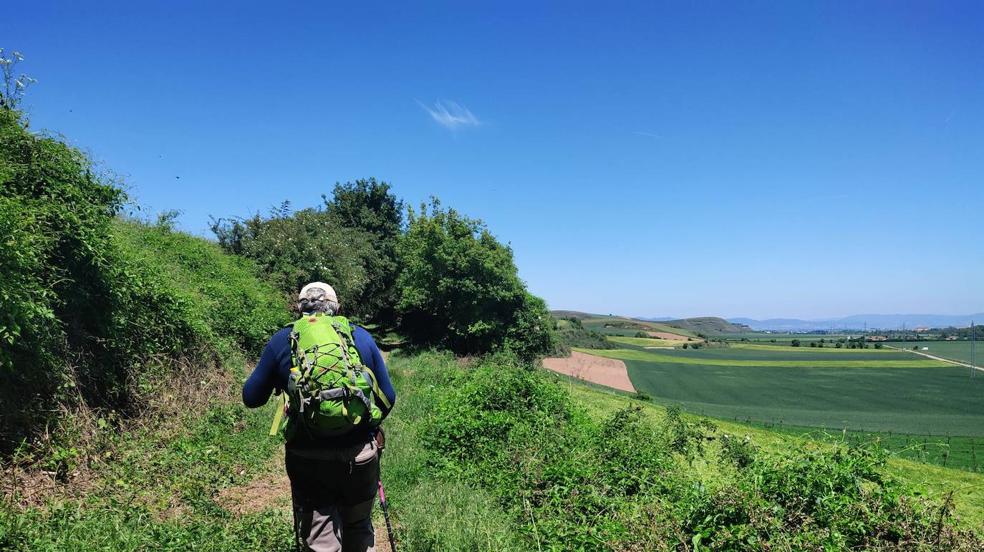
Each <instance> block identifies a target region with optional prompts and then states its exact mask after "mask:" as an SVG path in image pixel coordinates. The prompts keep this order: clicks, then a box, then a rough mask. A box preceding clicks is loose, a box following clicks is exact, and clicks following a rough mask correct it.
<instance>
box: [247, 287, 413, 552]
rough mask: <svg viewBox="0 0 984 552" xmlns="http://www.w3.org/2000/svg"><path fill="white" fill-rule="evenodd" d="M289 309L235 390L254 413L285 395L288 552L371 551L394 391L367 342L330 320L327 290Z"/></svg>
mask: <svg viewBox="0 0 984 552" xmlns="http://www.w3.org/2000/svg"><path fill="white" fill-rule="evenodd" d="M297 310H298V311H300V313H301V317H300V318H299V319H298V320H297V321H295V322H294V323H293V324H291V325H290V326H287V327H286V328H284V329H282V330H280V331H278V332H277V333H275V334H274V335H273V337H271V338H270V341H269V343H267V345H266V348H265V349H264V350H263V356H262V357H260V362H259V364H257V365H256V368H255V369H254V370H253V373H252V374H251V375H250V376H249V379H248V380H246V383H245V385H243V403H245V404H246V406H248V407H250V408H256V407H259V406H263V405H264V404H266V402H267V400H268V399H269V398H270V393H271V392H274V391H276V392H277V393H278V394H279V393H284V394H285V395H286V404H287V422H286V426H285V428H284V436H285V439H286V447H285V448H286V453H285V455H286V465H287V475H288V476H289V478H290V488H291V499H292V501H293V507H294V534H295V538H296V539H297V544H298V546H299V547H300V548H301V549H303V550H313V551H317V552H322V551H333V552H334V551H339V550H344V551H345V552H349V551H356V550H358V551H360V552H361V551H370V552H371V551H374V550H375V534H374V532H373V527H372V521H371V519H370V514H371V513H372V506H373V501H374V498H375V491H376V489H377V484H378V481H379V453H380V451H381V446H382V444H383V441H382V437H383V436H382V430H381V429H380V427H379V425H380V423H382V421H383V419H384V418H385V417H386V416H387V415H388V414H389V412H390V410H391V409H392V408H393V404H394V402H395V401H396V392H395V391H394V390H393V386H392V384H391V383H390V379H389V374H388V373H387V371H386V364H385V363H384V362H383V357H382V355H381V354H380V352H379V348H378V347H377V346H376V342H375V341H373V339H372V336H371V335H369V332H367V331H366V330H365V329H363V328H361V327H359V326H355V325H350V324H349V322H348V320H347V319H346V318H345V317H343V316H339V314H338V313H339V302H338V297H337V296H336V295H335V290H334V289H333V288H332V287H331V286H329V285H328V284H325V283H322V282H313V283H310V284H308V285H306V286H304V287H303V288H302V289H301V292H300V294H299V295H298V303H297ZM326 368H329V369H326ZM366 368H367V369H366ZM278 419H279V416H278ZM274 425H275V426H278V425H279V422H278V421H275V422H274ZM271 432H273V430H271Z"/></svg>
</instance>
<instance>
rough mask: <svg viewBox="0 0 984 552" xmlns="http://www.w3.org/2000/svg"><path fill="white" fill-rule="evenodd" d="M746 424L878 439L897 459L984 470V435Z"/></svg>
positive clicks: (833, 437) (815, 436)
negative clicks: (919, 433)
mask: <svg viewBox="0 0 984 552" xmlns="http://www.w3.org/2000/svg"><path fill="white" fill-rule="evenodd" d="M745 423H746V424H747V425H752V426H757V427H762V428H763V429H768V430H770V431H774V432H778V433H783V434H788V435H801V436H804V437H807V438H809V439H812V440H817V441H834V442H841V441H846V442H849V443H858V444H860V443H871V442H877V443H878V444H879V446H882V447H884V448H886V449H888V450H890V451H892V453H893V454H894V455H895V456H897V457H899V458H905V459H908V460H914V461H917V462H924V463H929V464H937V465H940V466H943V467H950V468H957V469H961V470H967V471H972V472H978V473H984V437H964V436H947V435H939V434H937V435H914V434H909V433H894V432H891V431H882V432H871V431H856V430H850V431H848V430H841V431H825V430H822V429H817V428H815V427H805V426H790V425H785V424H782V423H775V422H767V423H762V422H745Z"/></svg>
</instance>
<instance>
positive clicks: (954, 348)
mask: <svg viewBox="0 0 984 552" xmlns="http://www.w3.org/2000/svg"><path fill="white" fill-rule="evenodd" d="M886 345H889V346H891V347H897V348H899V349H912V348H913V347H919V349H920V351H922V348H923V347H926V348H927V349H928V350H927V351H923V352H926V353H929V354H931V355H935V356H938V357H941V358H948V359H950V360H956V361H958V362H970V361H971V358H970V348H971V342H970V341H890V342H887V343H886ZM982 360H984V344H982V343H978V344H977V361H976V365H977V366H981V365H982V364H984V362H982Z"/></svg>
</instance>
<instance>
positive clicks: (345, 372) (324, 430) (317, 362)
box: [286, 314, 389, 441]
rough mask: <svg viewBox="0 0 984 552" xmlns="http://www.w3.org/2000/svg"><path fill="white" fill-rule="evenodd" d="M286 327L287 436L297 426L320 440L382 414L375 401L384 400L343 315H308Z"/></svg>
mask: <svg viewBox="0 0 984 552" xmlns="http://www.w3.org/2000/svg"><path fill="white" fill-rule="evenodd" d="M291 329H292V331H291V334H290V340H291V366H292V367H291V370H290V379H289V380H288V383H287V395H288V401H287V404H288V409H287V412H288V420H287V430H286V437H287V440H288V441H289V440H290V439H291V438H292V437H293V435H294V434H296V432H297V431H298V428H303V431H304V432H305V433H306V434H307V435H309V436H310V437H313V438H320V437H331V436H335V435H342V434H345V433H348V432H349V431H351V430H352V429H354V428H356V427H373V426H376V425H378V424H379V423H380V422H381V421H382V418H383V414H382V410H380V408H379V406H377V404H376V401H377V400H378V401H379V402H381V403H382V404H383V405H384V406H386V407H388V406H389V403H388V401H387V399H386V396H385V395H384V394H383V393H382V392H381V391H380V389H379V384H378V383H377V382H376V375H375V374H373V372H372V370H370V369H369V368H368V367H367V366H366V365H365V364H363V362H362V359H361V358H360V357H359V351H358V350H357V349H356V348H355V341H354V339H353V338H352V326H351V324H350V323H349V321H348V319H346V318H345V317H342V316H328V315H323V314H315V315H308V316H304V317H302V318H300V319H299V320H297V321H296V322H294V323H293V324H292V325H291Z"/></svg>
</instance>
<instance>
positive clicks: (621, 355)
mask: <svg viewBox="0 0 984 552" xmlns="http://www.w3.org/2000/svg"><path fill="white" fill-rule="evenodd" d="M583 352H588V353H590V354H596V355H598V356H605V357H608V358H616V359H620V360H633V361H640V362H646V363H654V364H686V365H696V366H723V367H756V368H766V367H768V368H832V369H844V368H891V369H897V368H941V369H942V368H947V367H949V366H950V365H948V364H946V363H944V362H940V361H937V360H932V359H925V358H924V359H913V358H912V357H911V356H908V357H906V356H902V355H896V356H892V357H890V356H888V355H882V354H881V353H880V352H879V353H877V354H876V357H875V358H871V357H869V356H867V355H865V354H864V353H860V354H858V356H857V358H845V357H844V356H841V355H838V356H837V357H836V358H831V357H829V356H827V353H818V354H811V353H810V352H804V353H802V354H801V353H795V354H783V355H775V354H769V353H767V352H765V353H763V352H761V351H749V350H747V349H738V350H730V349H728V348H719V349H702V350H697V351H683V350H681V351H675V350H674V351H644V350H638V349H609V350H603V351H583ZM756 353H758V354H756ZM776 357H781V358H776Z"/></svg>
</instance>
